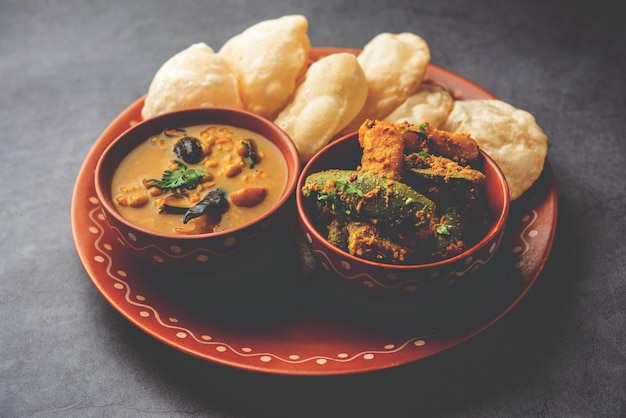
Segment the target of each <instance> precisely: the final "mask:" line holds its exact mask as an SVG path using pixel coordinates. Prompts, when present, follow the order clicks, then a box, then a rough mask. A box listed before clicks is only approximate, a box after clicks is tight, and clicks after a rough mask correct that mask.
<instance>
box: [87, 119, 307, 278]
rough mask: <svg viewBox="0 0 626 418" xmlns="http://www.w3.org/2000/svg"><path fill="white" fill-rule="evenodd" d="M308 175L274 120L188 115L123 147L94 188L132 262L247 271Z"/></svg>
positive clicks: (114, 149) (154, 125)
mask: <svg viewBox="0 0 626 418" xmlns="http://www.w3.org/2000/svg"><path fill="white" fill-rule="evenodd" d="M300 168H301V164H300V159H299V156H298V152H297V150H296V148H295V146H294V145H293V142H292V141H291V140H290V138H289V136H287V134H285V133H284V132H283V131H282V130H281V129H280V128H278V127H277V126H276V125H274V124H273V123H272V122H270V121H268V120H267V119H264V118H262V117H259V116H257V115H254V114H252V113H249V112H246V111H240V110H234V109H226V108H202V109H186V110H180V111H174V112H171V113H166V114H162V115H159V116H156V117H153V118H150V119H147V120H144V121H141V122H139V123H137V124H136V125H134V126H132V127H131V128H129V129H128V130H127V131H125V132H124V133H122V134H121V135H120V136H119V137H118V138H116V139H115V140H114V141H113V142H112V143H111V144H110V145H109V146H108V147H107V148H106V150H105V151H104V153H103V154H102V156H101V157H100V159H99V161H98V163H97V165H96V171H95V188H96V193H97V196H98V198H99V199H100V201H101V202H102V207H103V211H104V214H105V217H106V220H107V224H108V225H109V226H110V227H111V229H112V230H113V232H114V233H115V235H116V236H117V237H118V238H119V240H120V242H122V244H123V245H124V248H125V249H126V250H127V251H128V252H129V253H131V254H132V255H134V256H136V257H137V258H138V259H139V260H142V261H144V262H146V263H148V264H149V265H151V266H156V267H158V268H164V269H175V270H179V271H181V272H187V273H210V272H212V271H213V269H214V268H215V267H222V266H227V265H229V264H230V265H232V263H233V262H235V261H236V262H237V263H239V264H240V260H241V259H242V256H245V255H246V254H247V253H250V252H252V251H254V249H255V248H256V247H258V246H259V245H261V243H262V241H263V240H264V239H266V238H267V237H268V235H269V234H271V233H272V231H273V230H275V229H276V228H283V224H284V220H283V219H281V213H283V212H284V210H286V207H287V206H288V205H289V202H290V199H291V198H292V196H293V193H294V190H295V186H296V183H297V179H298V174H299V172H300ZM283 218H284V217H283Z"/></svg>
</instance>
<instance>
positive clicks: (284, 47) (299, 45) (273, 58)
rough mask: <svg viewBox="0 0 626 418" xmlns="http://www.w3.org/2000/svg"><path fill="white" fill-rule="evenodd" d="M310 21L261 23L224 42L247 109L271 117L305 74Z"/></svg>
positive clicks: (294, 19)
mask: <svg viewBox="0 0 626 418" xmlns="http://www.w3.org/2000/svg"><path fill="white" fill-rule="evenodd" d="M307 30H308V21H307V19H306V18H305V17H304V16H302V15H288V16H283V17H280V18H278V19H271V20H265V21H262V22H259V23H257V24H255V25H252V26H250V27H249V28H248V29H246V30H244V31H243V32H241V33H240V34H238V35H235V36H233V37H232V38H230V39H229V40H227V41H226V43H224V45H223V46H222V48H221V49H220V50H219V53H220V54H221V55H223V56H224V57H225V58H226V60H227V61H228V64H229V65H230V67H231V69H232V71H233V72H234V73H235V76H236V77H237V82H238V84H239V92H240V94H241V99H242V101H243V105H244V109H245V110H248V111H250V112H252V113H256V114H257V115H260V116H263V117H266V118H270V117H273V116H275V114H276V113H277V112H278V110H280V109H281V108H282V107H284V105H285V104H286V102H287V99H289V96H291V94H292V93H293V92H294V90H295V88H296V81H297V79H298V77H300V76H301V75H302V74H304V72H305V71H306V68H307V64H308V59H309V50H310V49H311V43H310V41H309V36H308V34H307Z"/></svg>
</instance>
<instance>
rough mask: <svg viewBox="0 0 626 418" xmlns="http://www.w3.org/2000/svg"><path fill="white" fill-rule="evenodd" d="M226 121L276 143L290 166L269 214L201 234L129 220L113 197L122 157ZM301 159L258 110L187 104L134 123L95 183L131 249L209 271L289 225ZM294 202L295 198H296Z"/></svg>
mask: <svg viewBox="0 0 626 418" xmlns="http://www.w3.org/2000/svg"><path fill="white" fill-rule="evenodd" d="M202 124H221V125H230V126H234V127H239V128H244V129H247V130H250V131H253V132H255V133H258V134H260V135H262V136H264V137H265V138H267V139H269V140H270V141H271V142H273V143H274V144H275V145H276V146H277V147H278V148H279V150H280V152H281V154H282V156H283V158H284V160H285V162H286V165H287V179H286V183H285V187H284V190H283V191H282V194H281V196H280V198H279V199H278V200H277V201H276V203H275V204H273V206H271V207H270V208H269V209H268V210H267V211H266V212H265V213H262V214H261V215H260V216H258V217H257V218H255V219H253V220H252V221H249V222H247V223H245V224H242V225H239V226H237V227H233V228H231V229H227V230H224V231H219V232H210V233H203V234H197V235H181V234H174V233H172V234H166V233H159V232H154V231H152V230H149V229H145V228H142V227H139V226H137V225H135V224H133V223H132V222H130V221H128V220H127V219H125V218H124V217H123V216H122V215H121V214H120V213H119V212H118V210H117V209H116V207H115V204H114V202H113V199H112V192H111V184H112V183H111V182H112V177H113V174H114V172H115V170H116V168H117V167H118V165H119V164H120V162H121V161H122V159H123V158H124V157H125V156H126V155H127V154H128V153H129V152H130V151H131V150H133V149H134V148H135V147H137V146H138V145H139V144H140V143H142V142H144V141H146V140H148V138H150V137H151V136H153V135H156V134H160V133H161V132H163V130H164V129H165V128H175V127H186V126H193V125H202ZM300 169H301V163H300V159H299V156H298V152H297V150H296V148H295V146H294V145H293V142H292V141H291V139H290V138H289V136H287V134H285V133H284V132H283V131H282V130H281V129H280V128H278V127H277V126H276V125H275V124H273V123H272V122H270V121H268V120H267V119H264V118H262V117H259V116H257V115H254V114H252V113H249V112H246V111H240V110H234V109H225V108H202V109H186V110H181V111H175V112H171V113H166V114H162V115H159V116H156V117H154V118H151V119H147V120H144V121H141V122H139V123H137V124H136V125H134V126H132V127H131V128H129V129H128V130H126V131H125V132H124V133H122V134H121V135H120V136H119V137H117V138H116V139H115V140H114V141H113V142H112V143H111V144H110V145H109V146H108V147H107V148H106V150H105V151H104V152H103V154H102V155H101V157H100V159H99V160H98V163H97V165H96V170H95V188H96V193H97V196H98V199H100V201H101V203H102V208H103V212H104V215H105V217H106V220H107V224H108V225H109V226H110V228H111V229H112V231H113V232H114V234H115V235H116V236H117V237H118V238H119V241H120V242H121V243H122V244H123V245H124V248H125V249H126V251H128V253H130V254H132V255H133V256H135V257H137V259H138V260H141V261H143V262H145V263H147V264H148V265H150V266H153V267H158V268H159V269H173V270H178V271H181V272H188V273H207V272H211V271H212V270H213V269H214V268H216V267H221V266H227V265H232V264H233V262H237V263H239V264H240V263H241V262H240V261H237V260H239V259H241V256H245V255H246V254H248V253H250V252H252V251H254V249H255V248H258V246H259V245H260V244H261V243H262V242H263V240H264V239H266V238H267V237H268V235H269V234H271V233H272V231H273V230H274V231H275V229H276V228H281V230H282V228H283V224H284V223H285V222H284V216H283V217H281V213H283V212H284V211H285V209H286V208H287V206H289V205H290V203H291V202H292V197H293V193H294V190H295V186H296V183H297V180H298V174H299V172H300ZM291 204H292V203H291Z"/></svg>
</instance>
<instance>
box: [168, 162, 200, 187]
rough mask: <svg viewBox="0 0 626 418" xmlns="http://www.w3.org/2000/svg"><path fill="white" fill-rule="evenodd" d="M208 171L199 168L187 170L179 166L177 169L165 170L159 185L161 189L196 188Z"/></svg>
mask: <svg viewBox="0 0 626 418" xmlns="http://www.w3.org/2000/svg"><path fill="white" fill-rule="evenodd" d="M205 175H206V173H205V172H204V171H202V170H199V169H191V170H187V169H185V168H184V167H181V166H179V167H178V168H177V169H176V170H165V171H164V172H163V175H162V176H161V180H160V181H159V182H158V183H157V187H159V188H161V189H187V190H191V189H193V188H195V187H196V186H197V185H198V184H199V183H200V182H201V181H202V178H203V177H204V176H205Z"/></svg>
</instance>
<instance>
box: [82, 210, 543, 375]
mask: <svg viewBox="0 0 626 418" xmlns="http://www.w3.org/2000/svg"><path fill="white" fill-rule="evenodd" d="M90 201H91V202H92V203H94V204H97V203H98V201H97V199H90ZM98 213H100V212H98ZM96 219H99V220H100V221H103V217H102V215H101V214H100V215H95V217H92V220H93V221H94V225H92V226H88V227H87V231H88V233H89V234H90V235H93V236H95V237H97V239H96V249H97V250H98V249H99V248H101V250H100V254H97V255H95V256H94V257H93V259H94V261H96V262H97V263H99V264H105V263H108V264H109V266H110V271H111V272H113V273H107V274H109V276H110V277H111V278H112V279H113V281H112V287H113V288H114V289H117V290H119V291H125V293H126V300H127V301H128V302H129V303H131V304H136V305H137V306H138V307H141V309H139V310H138V313H137V315H138V317H139V318H141V320H144V321H156V322H157V323H158V324H160V325H161V326H163V327H165V328H172V330H173V331H174V333H173V335H174V336H175V338H176V339H178V340H181V341H182V340H190V339H191V340H193V341H195V342H196V343H199V344H210V345H211V346H213V349H214V351H215V352H216V353H223V354H226V353H233V354H236V355H239V356H245V357H252V358H256V359H257V360H258V361H259V362H261V363H271V362H274V361H280V362H287V363H289V362H293V363H294V364H299V363H302V362H314V363H315V364H317V365H318V366H325V365H327V364H328V363H329V362H331V361H334V362H350V361H355V360H358V359H362V360H366V361H373V360H375V359H376V358H377V357H378V356H381V355H386V354H393V353H397V352H399V351H401V350H406V349H409V347H413V348H415V349H418V348H421V347H424V346H426V345H427V338H411V339H410V340H407V341H404V342H400V343H396V342H389V343H387V344H384V345H383V346H382V347H383V348H382V349H380V350H376V349H372V350H369V351H365V352H360V353H353V354H350V353H348V352H339V353H336V354H335V356H334V357H332V356H331V357H328V356H326V355H309V356H306V357H303V356H301V355H300V354H297V353H292V354H289V355H287V356H286V357H284V358H283V357H281V356H278V355H275V354H272V353H267V352H256V351H255V350H254V348H253V347H251V346H242V347H240V348H239V349H236V348H233V347H231V346H230V345H229V344H228V343H226V342H225V341H215V340H214V338H213V337H212V336H211V335H208V334H198V336H196V335H194V332H193V331H191V330H189V329H187V328H186V327H185V325H184V324H182V323H181V322H180V320H179V319H178V318H176V317H172V316H168V317H167V320H166V321H163V319H162V315H161V314H160V313H159V312H158V310H157V309H156V308H155V307H153V306H150V305H146V303H147V301H146V298H145V297H144V296H143V295H141V294H136V295H134V296H132V295H133V292H132V289H131V287H130V286H129V284H128V283H127V282H125V281H124V280H125V279H126V278H128V274H127V272H126V271H125V270H124V269H117V270H115V269H114V268H112V267H113V266H112V265H111V264H112V262H113V261H112V259H111V258H110V256H108V255H107V252H108V253H110V252H112V251H113V250H114V248H113V246H112V245H111V244H110V243H100V244H99V245H100V246H101V247H98V243H99V238H100V237H99V236H101V235H102V230H103V229H102V227H101V226H100V225H98V221H96ZM523 219H524V220H525V221H527V222H532V216H530V215H528V216H524V217H523ZM538 235H539V232H538V231H537V230H535V229H527V230H525V231H524V233H523V234H522V236H521V239H522V240H523V238H524V237H528V238H535V237H537V236H538ZM128 238H129V240H130V241H133V242H134V241H136V240H137V237H136V236H134V235H133V234H128ZM306 238H307V240H309V242H310V241H311V237H310V236H308V234H307V237H306ZM119 244H121V245H125V243H124V242H123V241H119ZM224 244H225V245H230V246H232V245H235V244H236V240H235V239H234V238H227V239H226V240H225V241H224ZM497 246H498V243H497V242H494V243H491V245H490V247H489V249H488V251H489V253H490V254H492V253H494V252H495V250H496V248H497ZM527 249H528V244H527V243H526V242H525V241H524V242H523V244H522V245H516V246H514V247H513V248H512V250H511V251H512V252H513V253H514V254H517V255H518V256H520V257H521V255H522V254H524V253H525V252H526V251H527ZM169 250H170V252H171V253H172V254H181V253H182V252H183V250H182V248H181V247H179V246H176V245H174V246H171V247H170V248H169ZM154 259H155V260H156V261H163V257H162V256H161V255H154ZM208 259H209V257H208V256H207V255H205V254H198V255H197V256H196V260H197V261H198V262H206V261H208ZM479 261H481V260H475V259H474V258H472V257H468V258H466V259H465V260H463V264H464V265H466V266H469V267H470V268H471V269H472V270H474V271H476V270H478V269H480V266H481V265H482V264H481V263H479ZM321 264H322V266H323V267H324V268H325V269H327V270H330V269H335V267H334V266H332V263H330V262H322V263H321ZM340 268H341V269H342V270H345V271H351V270H352V266H351V264H350V263H349V262H348V261H347V260H342V261H341V262H340ZM107 271H108V270H107ZM440 277H441V272H440V271H433V272H431V274H430V278H431V279H433V280H435V279H439V278H440ZM386 279H387V280H388V281H390V282H394V281H397V282H400V283H402V279H401V278H399V277H398V276H397V275H395V274H389V275H387V276H386ZM454 282H455V279H454V277H448V278H447V279H446V280H445V281H444V283H445V284H446V285H452V284H454ZM361 283H362V284H363V285H364V286H366V287H374V286H377V285H378V283H377V281H376V280H375V279H373V278H366V279H364V280H362V281H361ZM404 289H405V290H406V291H407V292H416V291H418V290H419V286H418V285H416V284H409V285H405V286H404Z"/></svg>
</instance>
